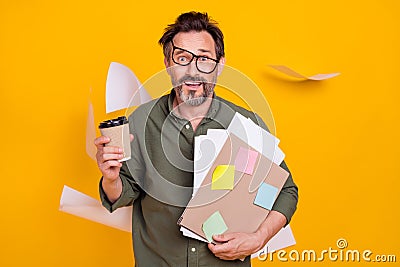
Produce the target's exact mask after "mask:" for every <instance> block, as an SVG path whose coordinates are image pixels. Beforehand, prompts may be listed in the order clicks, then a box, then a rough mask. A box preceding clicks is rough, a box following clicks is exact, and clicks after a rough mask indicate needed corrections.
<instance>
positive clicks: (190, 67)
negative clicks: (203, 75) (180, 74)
mask: <svg viewBox="0 0 400 267" xmlns="http://www.w3.org/2000/svg"><path fill="white" fill-rule="evenodd" d="M198 73H199V71H198V70H197V67H196V60H195V59H193V61H192V62H190V64H189V65H187V69H186V74H189V75H190V76H192V77H194V76H195V75H196V74H198Z"/></svg>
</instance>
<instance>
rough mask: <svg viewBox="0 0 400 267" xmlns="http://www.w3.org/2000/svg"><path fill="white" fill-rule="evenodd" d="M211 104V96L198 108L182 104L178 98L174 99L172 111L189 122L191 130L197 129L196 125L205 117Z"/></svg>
mask: <svg viewBox="0 0 400 267" xmlns="http://www.w3.org/2000/svg"><path fill="white" fill-rule="evenodd" d="M211 102H212V95H211V96H209V97H208V98H207V100H206V101H205V102H204V103H203V104H201V105H199V106H191V105H188V104H186V103H184V102H183V101H182V100H181V99H180V98H179V97H178V96H175V99H174V110H175V112H177V113H178V114H179V115H180V116H181V117H182V118H185V119H187V120H188V121H190V122H191V124H192V126H193V128H194V129H195V128H197V125H198V124H199V123H200V121H201V120H202V119H203V118H204V117H205V115H206V114H207V112H208V110H209V109H210V106H211Z"/></svg>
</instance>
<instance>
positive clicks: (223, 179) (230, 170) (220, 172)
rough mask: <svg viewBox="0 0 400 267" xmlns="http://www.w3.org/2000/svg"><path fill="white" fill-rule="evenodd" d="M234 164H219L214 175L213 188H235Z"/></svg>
mask: <svg viewBox="0 0 400 267" xmlns="http://www.w3.org/2000/svg"><path fill="white" fill-rule="evenodd" d="M234 178H235V166H234V165H218V166H217V167H216V168H215V170H214V172H213V175H212V183H211V190H223V189H233V182H234Z"/></svg>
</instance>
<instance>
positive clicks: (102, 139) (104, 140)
mask: <svg viewBox="0 0 400 267" xmlns="http://www.w3.org/2000/svg"><path fill="white" fill-rule="evenodd" d="M110 141H111V139H110V138H108V137H107V136H104V135H102V136H100V137H97V138H96V139H94V145H95V146H96V147H97V148H99V147H101V146H104V145H105V144H107V143H109V142H110Z"/></svg>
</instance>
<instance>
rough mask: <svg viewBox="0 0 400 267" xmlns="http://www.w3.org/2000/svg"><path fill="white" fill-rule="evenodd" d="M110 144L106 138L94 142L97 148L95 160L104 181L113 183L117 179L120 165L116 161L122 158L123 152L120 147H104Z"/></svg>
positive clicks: (101, 137)
mask: <svg viewBox="0 0 400 267" xmlns="http://www.w3.org/2000/svg"><path fill="white" fill-rule="evenodd" d="M109 142H110V138H109V137H107V136H100V137H98V138H96V139H95V140H94V144H95V145H96V147H97V153H96V160H97V165H98V166H99V169H100V171H101V173H102V174H103V178H104V179H105V180H109V181H113V180H115V179H117V178H118V176H119V171H120V168H121V167H122V163H121V162H119V161H118V160H120V159H122V158H123V157H124V154H123V150H122V148H120V147H115V146H104V145H105V144H107V143H109Z"/></svg>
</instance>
